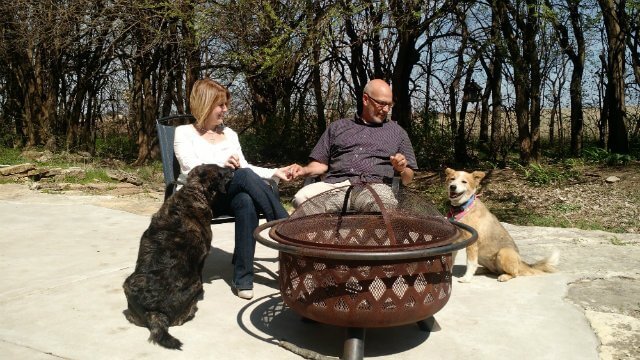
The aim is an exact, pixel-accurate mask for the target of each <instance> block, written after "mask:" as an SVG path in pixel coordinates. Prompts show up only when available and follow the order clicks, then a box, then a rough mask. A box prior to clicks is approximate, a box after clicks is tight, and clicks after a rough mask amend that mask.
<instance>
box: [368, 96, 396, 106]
mask: <svg viewBox="0 0 640 360" xmlns="http://www.w3.org/2000/svg"><path fill="white" fill-rule="evenodd" d="M365 95H367V97H368V98H369V99H371V100H373V103H374V104H375V105H376V107H377V108H380V109H383V108H384V107H385V106H388V107H389V110H391V108H392V107H393V105H395V104H394V103H393V102H391V103H387V102H383V101H380V100H376V99H375V98H374V97H372V96H371V95H369V94H367V93H365Z"/></svg>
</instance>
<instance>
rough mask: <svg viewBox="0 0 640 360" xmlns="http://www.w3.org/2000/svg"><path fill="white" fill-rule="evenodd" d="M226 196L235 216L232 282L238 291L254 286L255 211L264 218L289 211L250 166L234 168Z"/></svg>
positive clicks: (256, 220)
mask: <svg viewBox="0 0 640 360" xmlns="http://www.w3.org/2000/svg"><path fill="white" fill-rule="evenodd" d="M226 195H227V196H226V198H227V199H228V200H229V206H230V210H231V212H232V213H233V215H234V216H235V218H236V222H235V230H236V234H235V248H234V251H233V260H232V263H233V284H232V285H233V286H234V287H235V288H236V289H239V290H249V289H253V259H254V255H255V249H256V241H255V239H254V238H253V231H254V230H255V229H256V228H257V227H258V213H259V212H260V213H262V214H264V216H265V218H266V219H267V221H273V220H277V219H282V218H286V217H288V216H289V214H288V213H287V211H286V210H285V209H284V207H283V206H282V204H281V203H280V200H279V199H278V197H276V195H275V193H274V192H273V190H272V189H271V187H270V186H269V185H267V184H266V183H265V182H264V180H263V179H261V178H260V177H259V176H258V175H256V173H254V172H253V171H252V170H250V169H238V170H236V171H235V173H234V175H233V179H232V180H231V182H230V183H229V189H228V190H227V194H226Z"/></svg>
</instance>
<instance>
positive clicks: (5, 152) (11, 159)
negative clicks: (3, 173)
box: [0, 146, 28, 165]
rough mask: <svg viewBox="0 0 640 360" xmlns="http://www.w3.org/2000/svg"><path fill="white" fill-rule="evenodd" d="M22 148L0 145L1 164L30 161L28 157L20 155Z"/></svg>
mask: <svg viewBox="0 0 640 360" xmlns="http://www.w3.org/2000/svg"><path fill="white" fill-rule="evenodd" d="M21 153H22V150H20V149H14V148H9V147H3V146H0V164H2V165H17V164H22V163H25V162H28V161H27V159H25V158H23V157H22V156H20V154H21Z"/></svg>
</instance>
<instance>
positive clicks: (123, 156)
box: [96, 135, 138, 162]
mask: <svg viewBox="0 0 640 360" xmlns="http://www.w3.org/2000/svg"><path fill="white" fill-rule="evenodd" d="M137 149H138V147H137V144H136V142H135V140H134V139H131V138H130V137H127V136H126V135H110V136H107V137H105V138H98V139H96V156H98V157H104V158H110V159H118V160H122V161H126V162H130V161H133V160H135V159H136V157H137V151H138V150H137Z"/></svg>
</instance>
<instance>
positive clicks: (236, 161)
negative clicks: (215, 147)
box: [224, 154, 240, 169]
mask: <svg viewBox="0 0 640 360" xmlns="http://www.w3.org/2000/svg"><path fill="white" fill-rule="evenodd" d="M224 167H227V168H230V169H238V168H240V157H239V156H238V155H236V154H233V155H231V156H229V158H228V159H227V161H225V162H224Z"/></svg>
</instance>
